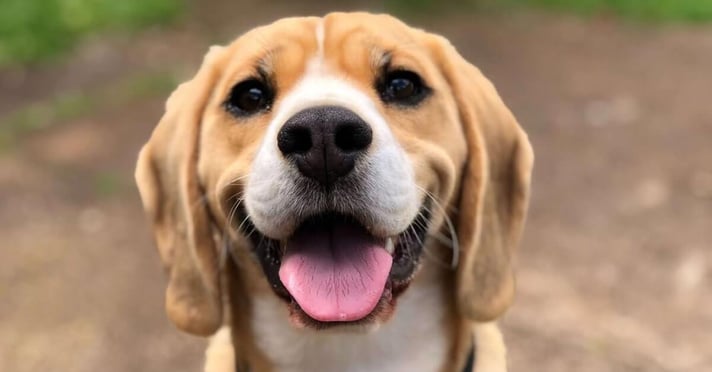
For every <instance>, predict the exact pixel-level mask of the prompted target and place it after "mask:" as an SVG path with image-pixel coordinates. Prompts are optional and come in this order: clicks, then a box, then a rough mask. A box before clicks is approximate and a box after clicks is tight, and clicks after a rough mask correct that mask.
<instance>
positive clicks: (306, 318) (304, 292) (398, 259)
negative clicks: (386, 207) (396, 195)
mask: <svg viewBox="0 0 712 372" xmlns="http://www.w3.org/2000/svg"><path fill="white" fill-rule="evenodd" d="M426 204H427V203H423V204H422V206H421V209H420V213H418V215H417V216H416V217H415V218H414V219H413V220H412V222H411V224H410V226H408V228H406V229H405V230H403V231H402V232H400V233H399V234H396V235H393V236H389V237H379V236H374V235H371V233H370V231H372V229H370V228H369V227H368V226H364V225H363V224H361V223H360V221H359V220H357V219H356V218H354V217H353V216H350V215H344V214H339V213H335V212H331V211H326V212H323V213H320V214H318V215H315V216H311V217H309V218H305V219H304V220H302V221H301V222H300V223H299V227H298V228H297V229H296V230H295V231H294V232H293V233H292V235H291V236H290V237H289V238H287V239H285V240H276V239H271V238H269V237H268V236H266V235H265V234H263V233H262V232H261V231H260V230H259V229H258V228H257V227H256V226H255V225H254V224H253V223H252V221H251V220H250V219H249V217H247V216H246V215H245V217H244V218H241V219H240V220H242V221H245V222H244V223H243V224H242V226H241V227H240V229H241V230H242V233H243V234H245V235H246V236H248V237H249V241H250V242H251V245H252V247H251V248H252V252H253V253H254V256H255V257H256V260H257V261H258V262H259V264H260V266H261V267H262V270H263V273H264V275H265V277H266V279H267V281H268V283H269V285H270V287H271V288H272V290H273V292H274V293H275V294H276V295H277V296H278V297H279V298H281V299H282V300H284V302H285V304H286V306H287V307H288V309H289V319H290V321H291V323H292V324H293V326H294V327H296V328H307V329H314V330H327V329H329V330H331V329H336V330H349V331H355V332H363V331H372V330H374V329H376V328H378V326H379V325H380V324H383V323H385V322H387V321H388V320H389V319H390V318H391V317H392V316H393V314H394V312H395V309H396V305H397V299H398V297H399V296H400V295H401V294H402V293H403V292H404V291H405V290H406V289H407V288H408V286H409V285H410V282H411V280H412V279H413V276H414V275H415V273H416V271H417V268H418V267H419V263H420V258H421V254H422V250H423V244H424V242H425V240H426V235H427V229H428V226H429V222H430V215H429V212H428V211H429V210H430V209H429V208H428V206H427V205H426ZM238 213H242V214H245V213H246V212H245V211H244V210H243V211H240V212H238Z"/></svg>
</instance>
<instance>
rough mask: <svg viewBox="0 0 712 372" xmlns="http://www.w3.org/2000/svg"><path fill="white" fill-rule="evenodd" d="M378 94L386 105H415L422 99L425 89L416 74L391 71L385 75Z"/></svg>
mask: <svg viewBox="0 0 712 372" xmlns="http://www.w3.org/2000/svg"><path fill="white" fill-rule="evenodd" d="M379 92H380V94H381V99H382V100H383V101H384V102H388V103H391V102H392V103H397V104H402V105H409V106H410V105H416V104H418V103H419V102H420V101H421V100H422V99H423V98H424V97H425V93H426V88H425V86H424V85H423V81H422V80H421V79H420V76H418V74H416V73H414V72H412V71H405V70H399V71H393V72H390V73H388V74H387V75H386V77H385V79H384V82H383V83H382V85H381V87H380V89H379Z"/></svg>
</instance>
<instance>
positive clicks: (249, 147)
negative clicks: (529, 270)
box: [136, 13, 533, 372]
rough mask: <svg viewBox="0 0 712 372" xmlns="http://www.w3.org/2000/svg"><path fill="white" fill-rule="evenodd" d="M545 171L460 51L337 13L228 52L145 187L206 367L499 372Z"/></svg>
mask: <svg viewBox="0 0 712 372" xmlns="http://www.w3.org/2000/svg"><path fill="white" fill-rule="evenodd" d="M532 164H533V154H532V150H531V147H530V144H529V141H528V140H527V136H526V134H525V133H524V131H522V129H521V128H520V126H519V125H518V123H517V121H516V120H515V118H514V116H513V115H512V113H511V112H510V111H509V109H507V107H506V106H505V105H504V103H503V102H502V100H501V99H500V97H499V95H498V94H497V91H496V90H495V88H494V86H493V85H492V83H490V82H489V81H488V80H487V79H486V78H485V77H484V76H483V75H482V73H481V72H480V71H479V70H478V69H477V68H476V67H474V66H473V65H471V64H470V63H468V62H467V61H465V60H464V59H463V57H461V56H460V55H459V54H458V52H457V51H456V50H455V48H454V47H453V46H452V45H451V44H450V43H449V42H448V41H447V40H446V39H445V38H443V37H441V36H437V35H434V34H431V33H427V32H425V31H422V30H419V29H414V28H410V27H408V26H407V25H405V24H404V23H402V22H400V21H398V20H396V19H395V18H393V17H390V16H387V15H373V14H367V13H331V14H328V15H326V16H325V17H322V18H318V17H305V18H287V19H282V20H279V21H277V22H275V23H273V24H271V25H268V26H264V27H259V28H256V29H254V30H252V31H249V32H248V33H246V34H244V35H243V36H241V37H239V38H238V39H237V40H235V41H234V42H232V43H231V44H230V45H228V46H226V47H212V48H211V49H210V51H209V52H208V53H207V55H206V56H205V58H204V61H203V63H202V66H201V67H200V69H199V71H198V72H197V74H196V75H195V76H194V77H193V78H192V79H191V80H190V81H188V82H186V83H184V84H182V85H180V86H179V87H178V88H177V89H176V90H175V92H173V94H172V95H171V96H170V98H169V99H168V102H167V104H166V111H165V114H164V115H163V117H162V118H161V120H160V122H159V123H158V125H157V127H156V128H155V130H154V131H153V134H152V136H151V138H150V140H149V141H148V143H146V145H145V146H144V147H143V149H142V150H141V153H140V156H139V160H138V165H137V169H136V181H137V183H138V188H139V190H140V194H141V198H142V201H143V206H144V208H145V209H146V211H147V213H148V215H149V218H150V220H151V222H152V226H153V231H154V235H155V241H156V244H157V246H158V251H159V254H160V257H161V259H162V261H163V263H164V265H165V268H166V270H167V273H168V277H169V280H168V288H167V291H166V310H167V313H168V317H169V318H170V319H171V320H172V321H173V322H174V323H175V324H176V326H177V327H178V328H180V329H181V330H184V331H186V332H189V333H192V334H197V335H205V336H207V335H214V337H213V341H212V345H211V346H210V347H209V350H208V353H207V356H208V358H207V359H208V360H207V363H206V368H207V370H211V371H217V370H222V371H268V372H269V371H274V372H287V371H289V372H298V371H423V372H430V371H453V372H460V371H476V372H495V371H505V370H506V364H505V355H504V353H505V351H504V345H503V342H502V337H501V335H500V333H499V331H498V329H497V327H496V324H495V323H494V322H493V321H494V320H496V319H497V318H498V317H499V316H500V315H501V314H502V313H503V312H504V311H505V309H507V307H508V306H509V305H510V303H511V301H512V295H513V292H514V279H513V273H512V265H513V252H514V249H515V246H516V245H517V244H518V240H519V237H520V234H521V231H522V227H523V222H524V219H525V214H526V211H527V204H528V199H529V183H530V174H531V169H532ZM221 327H222V329H221ZM218 331H219V332H218ZM216 332H217V333H216Z"/></svg>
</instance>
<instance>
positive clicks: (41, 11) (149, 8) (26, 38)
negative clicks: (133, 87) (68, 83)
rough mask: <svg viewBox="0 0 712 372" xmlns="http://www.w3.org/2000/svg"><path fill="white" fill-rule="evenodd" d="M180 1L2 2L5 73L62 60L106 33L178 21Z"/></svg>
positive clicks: (0, 43) (0, 47)
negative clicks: (93, 36) (92, 37)
mask: <svg viewBox="0 0 712 372" xmlns="http://www.w3.org/2000/svg"><path fill="white" fill-rule="evenodd" d="M182 9H183V3H182V2H181V1H179V0H0V67H2V66H7V65H12V64H19V63H28V62H36V61H40V60H43V59H47V58H49V57H53V56H56V55H58V54H59V53H60V52H62V51H64V50H66V49H68V48H69V47H71V46H72V45H74V43H76V41H77V40H78V39H80V38H81V37H83V36H86V35H88V34H91V33H94V32H96V31H100V30H106V29H112V30H129V31H130V30H136V29H139V28H142V27H145V26H148V25H153V24H162V23H166V22H169V21H171V20H173V19H175V18H176V16H178V15H179V14H180V13H181V10H182Z"/></svg>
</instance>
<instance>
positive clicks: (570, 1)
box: [509, 0, 712, 22]
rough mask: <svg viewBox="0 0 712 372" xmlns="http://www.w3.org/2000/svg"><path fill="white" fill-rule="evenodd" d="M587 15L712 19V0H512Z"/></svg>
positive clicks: (632, 17) (691, 20) (686, 19)
mask: <svg viewBox="0 0 712 372" xmlns="http://www.w3.org/2000/svg"><path fill="white" fill-rule="evenodd" d="M509 1H510V2H516V3H527V4H532V5H537V6H543V7H546V8H551V9H557V10H572V11H575V12H577V13H581V14H586V15H595V14H615V15H619V16H622V17H626V18H631V19H636V20H645V21H687V22H702V21H710V20H712V0H509Z"/></svg>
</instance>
